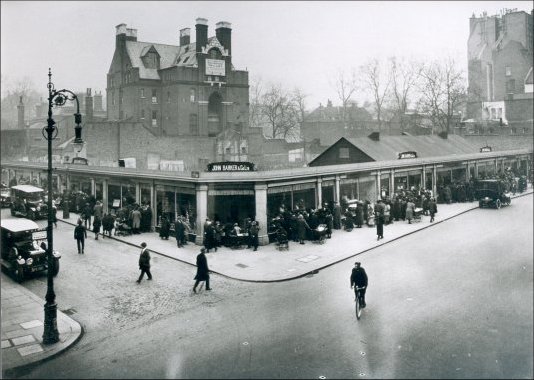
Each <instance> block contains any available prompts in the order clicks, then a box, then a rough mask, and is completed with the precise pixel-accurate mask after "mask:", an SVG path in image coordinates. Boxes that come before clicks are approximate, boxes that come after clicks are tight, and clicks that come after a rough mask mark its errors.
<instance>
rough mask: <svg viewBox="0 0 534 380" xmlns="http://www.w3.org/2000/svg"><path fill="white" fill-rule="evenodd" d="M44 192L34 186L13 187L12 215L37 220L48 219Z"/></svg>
mask: <svg viewBox="0 0 534 380" xmlns="http://www.w3.org/2000/svg"><path fill="white" fill-rule="evenodd" d="M44 195H45V193H44V190H43V189H41V188H40V187H37V186H33V185H17V186H12V187H11V215H12V216H22V217H24V218H28V219H32V220H37V219H46V218H48V205H47V204H46V202H45V199H44Z"/></svg>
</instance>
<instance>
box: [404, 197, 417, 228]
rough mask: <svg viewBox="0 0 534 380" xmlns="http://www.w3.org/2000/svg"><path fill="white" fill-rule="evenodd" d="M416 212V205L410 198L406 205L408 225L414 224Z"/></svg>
mask: <svg viewBox="0 0 534 380" xmlns="http://www.w3.org/2000/svg"><path fill="white" fill-rule="evenodd" d="M414 211H415V203H413V200H412V199H411V198H410V199H408V202H407V203H406V219H407V220H408V224H412V219H413V213H414Z"/></svg>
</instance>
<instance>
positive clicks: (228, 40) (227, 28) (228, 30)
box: [215, 21, 232, 56]
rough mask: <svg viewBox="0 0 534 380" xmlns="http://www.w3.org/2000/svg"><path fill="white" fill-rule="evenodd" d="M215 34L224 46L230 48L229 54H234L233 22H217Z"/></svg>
mask: <svg viewBox="0 0 534 380" xmlns="http://www.w3.org/2000/svg"><path fill="white" fill-rule="evenodd" d="M215 36H216V37H217V39H218V40H219V42H220V43H221V45H222V46H224V48H225V49H226V50H228V55H230V56H231V55H232V24H230V23H229V22H226V21H220V22H218V23H217V24H216V29H215Z"/></svg>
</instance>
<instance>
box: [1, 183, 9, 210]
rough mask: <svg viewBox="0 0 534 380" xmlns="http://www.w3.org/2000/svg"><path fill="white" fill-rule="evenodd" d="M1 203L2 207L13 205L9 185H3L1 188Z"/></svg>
mask: <svg viewBox="0 0 534 380" xmlns="http://www.w3.org/2000/svg"><path fill="white" fill-rule="evenodd" d="M0 197H1V198H0V204H1V206H2V208H4V207H11V190H10V189H9V187H4V186H2V189H0Z"/></svg>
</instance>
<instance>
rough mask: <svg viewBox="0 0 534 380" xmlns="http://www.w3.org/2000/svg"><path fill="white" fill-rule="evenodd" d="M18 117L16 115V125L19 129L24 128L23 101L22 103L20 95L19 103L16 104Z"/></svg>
mask: <svg viewBox="0 0 534 380" xmlns="http://www.w3.org/2000/svg"><path fill="white" fill-rule="evenodd" d="M17 110H18V117H17V127H18V128H19V129H24V103H22V95H21V96H20V98H19V104H18V105H17Z"/></svg>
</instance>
